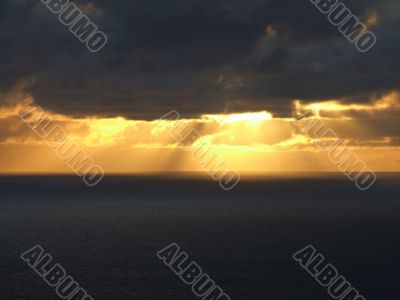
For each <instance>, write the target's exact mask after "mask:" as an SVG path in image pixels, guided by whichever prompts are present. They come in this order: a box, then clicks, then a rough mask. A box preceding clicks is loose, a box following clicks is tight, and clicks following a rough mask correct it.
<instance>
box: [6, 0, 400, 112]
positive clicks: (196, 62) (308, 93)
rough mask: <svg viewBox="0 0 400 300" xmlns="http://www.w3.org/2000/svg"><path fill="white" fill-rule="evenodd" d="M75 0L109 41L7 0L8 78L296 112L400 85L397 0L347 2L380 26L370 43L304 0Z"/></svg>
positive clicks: (88, 107) (58, 94) (67, 108)
mask: <svg viewBox="0 0 400 300" xmlns="http://www.w3.org/2000/svg"><path fill="white" fill-rule="evenodd" d="M75 2H76V3H77V5H80V6H81V7H83V6H84V7H87V9H88V10H87V13H89V14H91V15H92V16H93V17H96V18H95V20H96V24H97V25H98V26H99V28H100V29H101V30H102V31H104V32H105V33H106V34H107V35H108V37H109V44H108V46H107V47H106V48H105V49H104V51H102V52H101V53H98V54H95V55H94V54H92V53H90V52H89V51H87V49H85V47H84V46H82V44H81V43H80V42H79V41H77V40H76V38H75V37H74V36H73V35H72V34H71V32H69V31H68V30H67V29H66V28H65V27H64V26H63V25H61V24H59V22H58V20H57V17H56V16H54V15H52V14H51V13H50V12H49V11H48V10H47V9H46V7H44V6H43V5H42V4H41V2H40V1H34V2H32V1H25V0H20V1H12V0H4V1H1V4H0V24H1V30H0V63H1V66H2V68H0V90H2V91H3V92H5V91H9V89H11V88H12V87H13V86H14V85H15V83H16V82H18V81H19V80H21V79H26V78H35V82H34V84H33V85H31V86H30V87H29V88H27V89H26V91H27V92H29V93H31V94H32V95H33V96H34V97H35V99H36V102H37V103H38V104H40V105H41V106H43V107H45V108H47V109H49V110H51V111H56V112H58V113H62V114H66V115H70V116H75V117H84V116H88V115H102V116H124V117H126V118H132V119H133V118H134V119H146V120H151V119H155V118H157V117H158V116H160V115H163V114H164V113H165V112H168V111H170V110H172V109H177V108H179V110H180V111H181V113H182V115H184V116H186V117H194V116H196V115H197V116H198V115H201V114H219V113H224V112H231V113H234V112H240V111H262V110H267V111H272V112H273V113H274V114H275V115H281V116H289V115H290V112H291V103H292V99H296V98H301V99H303V101H305V102H313V101H315V99H321V100H327V99H332V98H334V99H343V100H344V101H350V102H361V103H362V102H363V101H365V100H366V99H369V98H370V97H372V96H373V95H377V96H379V95H382V94H384V93H387V92H388V91H390V90H394V89H397V88H398V85H399V78H400V74H399V71H400V66H399V62H398V59H397V56H398V52H399V50H400V42H399V40H398V38H397V36H398V34H397V31H398V26H399V22H400V19H399V18H398V14H397V13H396V11H398V9H397V8H396V7H397V6H396V5H397V4H396V2H395V0H383V1H379V2H376V1H355V0H353V1H348V2H346V4H347V6H348V7H349V8H351V10H352V11H353V13H355V14H356V15H358V16H360V17H361V18H365V20H366V22H367V23H368V24H369V25H370V26H373V30H374V32H376V34H377V36H378V40H379V42H378V44H377V45H376V47H375V48H374V49H373V50H372V51H370V52H368V53H366V54H360V53H359V52H357V51H356V50H355V49H354V47H353V45H351V44H349V43H348V41H347V40H346V38H344V37H343V36H341V34H340V33H339V32H338V31H337V29H336V28H335V27H333V26H332V25H331V24H330V23H329V22H328V21H327V20H326V17H325V16H324V15H322V14H320V12H319V11H318V10H317V9H316V8H315V7H314V6H313V5H311V4H310V3H308V2H304V1H289V0H250V1H241V0H240V1H239V0H230V1H228V0H224V1H217V2H215V1H194V0H189V1H183V0H173V1H168V2H166V1H160V0H151V1H144V2H143V1H128V0H122V1H118V2H112V1H105V0H93V1H90V3H87V2H84V1H75ZM100 12H101V13H100ZM21 19H23V20H24V22H21V21H20V20H21ZM315 62H318V64H316V63H315ZM310 66H313V67H310ZM318 66H322V67H318ZM316 70H317V71H316ZM221 76H224V78H225V80H224V81H223V82H222V83H221V82H220V83H218V79H219V78H220V77H221Z"/></svg>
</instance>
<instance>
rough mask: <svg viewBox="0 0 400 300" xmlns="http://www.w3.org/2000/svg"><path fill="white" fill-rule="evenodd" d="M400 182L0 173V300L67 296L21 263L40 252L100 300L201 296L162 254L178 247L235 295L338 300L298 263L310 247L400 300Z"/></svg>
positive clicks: (380, 299)
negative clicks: (98, 178)
mask: <svg viewBox="0 0 400 300" xmlns="http://www.w3.org/2000/svg"><path fill="white" fill-rule="evenodd" d="M399 179H400V176H399V175H384V174H380V175H379V176H378V182H377V183H376V185H375V186H374V187H373V188H372V189H371V190H370V191H368V192H361V191H359V190H358V189H357V188H356V187H355V186H354V185H353V184H352V183H351V182H349V181H348V180H347V179H346V178H344V177H343V176H342V175H337V176H327V175H325V176H317V175H316V176H312V177H310V178H300V177H297V178H296V177H290V178H285V177H264V178H245V179H243V180H242V182H241V183H240V184H239V186H238V187H237V188H236V189H235V190H234V191H231V192H225V191H223V190H222V189H220V188H219V186H218V185H217V184H216V183H214V182H212V181H210V180H208V179H207V178H194V177H189V176H184V175H182V176H147V177H138V176H136V177H134V176H133V177H117V176H114V177H107V178H106V179H105V180H104V181H103V182H102V183H101V184H100V185H99V186H98V187H96V188H94V189H93V188H87V187H86V186H85V185H84V184H83V183H82V182H81V181H80V179H79V178H76V177H0V199H1V200H0V299H12V300H15V299H16V300H36V299H38V300H39V299H40V300H43V299H59V298H58V296H57V295H56V294H55V292H54V290H53V289H52V288H50V287H49V286H47V285H46V284H45V283H44V282H43V280H42V279H41V278H40V277H39V276H38V275H37V274H35V273H34V272H33V271H32V270H31V269H30V268H28V266H27V265H26V264H25V263H24V262H23V261H22V260H21V259H20V258H19V256H20V254H21V253H22V252H24V251H25V250H27V249H29V248H31V247H32V246H34V245H36V244H40V245H42V246H43V247H44V248H45V249H46V250H47V251H48V252H50V253H51V255H52V256H53V257H54V259H55V260H56V261H57V262H59V263H60V264H61V265H62V266H63V267H64V268H65V269H66V270H67V271H68V273H69V274H70V275H72V276H73V277H74V278H75V279H76V280H77V281H78V282H79V283H80V285H81V286H82V287H83V288H85V289H86V290H87V291H88V292H89V293H90V294H91V295H92V296H93V297H94V298H95V299H124V300H125V299H140V300H150V299H151V300H153V299H154V300H156V299H157V300H159V299H163V300H176V299H185V300H186V299H198V298H197V297H195V296H194V295H193V294H192V293H191V291H190V288H189V287H188V286H185V285H184V284H183V283H182V282H181V281H180V279H179V278H177V277H176V276H175V274H173V273H172V271H171V270H170V269H168V268H167V267H166V266H165V265H163V264H162V262H161V261H160V260H158V259H157V257H156V256H155V253H156V252H157V251H159V250H160V249H162V248H164V247H165V246H166V245H168V244H170V243H172V242H176V243H177V244H179V245H180V246H181V247H182V249H183V250H185V251H186V252H187V253H188V254H189V255H190V258H191V259H193V260H195V261H196V262H197V263H198V264H199V265H200V266H201V267H202V269H203V270H204V271H205V272H207V273H208V274H209V275H211V277H212V278H213V279H214V280H215V281H216V282H217V284H219V285H220V286H221V287H222V288H223V289H224V291H226V292H227V293H228V294H229V295H230V296H231V298H232V300H233V299H238V300H239V299H246V300H248V299H251V300H255V299H271V300H298V299H310V300H324V299H331V298H330V297H329V296H328V294H327V292H326V289H324V288H322V287H321V286H319V285H318V284H317V282H316V281H315V280H314V279H313V278H311V276H310V275H309V274H308V273H307V272H306V271H304V270H303V269H301V268H300V266H299V265H298V264H297V263H295V262H294V261H293V260H292V258H291V256H292V254H293V253H294V252H296V251H297V250H299V249H301V248H303V247H304V246H306V245H308V244H313V245H314V246H315V247H316V248H317V249H318V250H320V251H321V252H322V253H323V254H324V256H325V257H326V258H327V259H328V260H329V261H330V262H331V263H332V264H333V265H334V266H335V267H336V268H337V269H338V270H339V271H340V273H341V274H343V275H344V276H345V277H346V278H347V279H348V280H349V281H350V282H351V283H352V284H353V286H354V287H355V288H357V289H358V290H359V291H360V292H361V294H363V295H364V296H365V297H366V299H368V300H399V299H400V285H399V282H400V276H399V273H400V258H399V255H400V197H399V195H400V181H399Z"/></svg>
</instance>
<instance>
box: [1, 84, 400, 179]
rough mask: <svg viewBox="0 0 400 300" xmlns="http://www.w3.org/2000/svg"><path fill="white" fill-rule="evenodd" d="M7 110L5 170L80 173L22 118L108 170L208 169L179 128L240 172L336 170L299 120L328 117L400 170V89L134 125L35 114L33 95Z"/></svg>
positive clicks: (372, 155) (373, 163) (382, 165)
mask: <svg viewBox="0 0 400 300" xmlns="http://www.w3.org/2000/svg"><path fill="white" fill-rule="evenodd" d="M4 103H6V104H5V105H3V106H2V107H0V172H1V173H71V172H72V171H71V170H70V169H69V168H68V167H67V166H66V165H65V163H64V162H63V161H62V160H60V159H59V157H58V156H57V154H56V152H55V151H54V149H52V148H50V147H49V146H48V145H47V144H46V143H45V142H44V141H43V139H42V138H41V137H40V136H38V135H37V134H36V133H35V132H34V131H33V130H32V129H31V128H30V127H29V126H28V125H27V124H26V123H24V122H23V121H22V119H21V115H27V113H28V112H31V113H30V114H29V118H30V119H31V121H32V120H40V119H42V121H43V120H44V121H49V122H50V124H51V126H59V127H60V128H63V129H64V130H65V133H66V135H67V136H68V138H69V139H71V140H73V141H75V142H76V143H77V144H78V145H79V146H80V147H81V148H82V149H84V150H85V151H86V152H87V153H88V154H90V155H91V156H92V157H93V159H94V160H95V161H96V163H97V164H98V165H100V166H101V167H102V168H104V170H105V171H106V173H146V172H168V171H171V172H172V171H188V172H190V171H192V172H198V171H204V169H203V167H202V166H201V165H199V164H197V163H196V161H195V160H193V158H192V153H191V152H190V151H188V149H187V148H188V147H187V146H190V145H184V144H182V143H181V142H180V141H178V140H177V139H176V137H175V136H174V135H173V134H171V130H172V129H173V128H183V130H184V131H190V130H196V131H197V132H198V133H199V134H200V136H199V138H198V139H196V140H195V141H192V142H193V145H195V144H199V143H205V144H207V145H210V147H212V149H213V151H215V152H216V153H218V155H219V156H220V157H221V158H222V159H223V160H225V161H226V162H227V163H228V164H229V165H230V166H231V167H232V168H234V169H236V170H237V171H239V172H264V173H269V172H324V171H329V172H336V171H339V170H338V168H337V166H336V165H335V164H334V163H332V162H331V161H330V160H329V159H328V156H327V153H326V152H324V151H321V149H319V148H318V147H317V146H316V142H318V141H317V139H318V138H312V137H310V136H308V135H306V134H304V132H301V130H299V128H298V127H296V126H295V124H294V121H295V117H296V116H298V115H300V114H302V113H304V112H312V114H311V115H307V116H306V117H305V119H307V118H309V119H312V118H314V119H315V118H316V117H318V118H319V119H320V120H323V122H324V124H325V126H326V128H329V129H332V130H333V131H334V132H335V134H336V135H337V136H338V137H339V138H340V140H341V141H342V142H343V144H344V145H346V147H348V149H350V150H351V151H352V152H353V153H355V154H356V155H357V156H358V157H359V158H360V159H361V160H362V161H364V162H365V164H366V165H367V166H368V167H369V168H370V169H372V170H373V171H376V172H395V171H400V129H399V126H398V124H399V123H398V121H399V119H400V94H399V93H397V92H392V93H389V94H387V95H385V96H384V97H382V98H381V99H376V100H375V101H371V102H369V103H368V104H357V103H343V102H340V101H337V100H330V101H319V102H315V103H307V104H305V103H303V102H301V101H300V100H294V101H293V116H288V117H287V118H276V117H274V116H273V114H272V113H270V112H266V111H262V112H247V113H236V114H221V115H202V116H199V117H197V118H191V119H179V120H153V121H142V120H127V119H124V118H122V117H115V118H102V117H87V118H72V117H70V116H66V115H61V114H56V113H52V112H49V111H45V114H44V115H43V114H40V112H39V110H37V109H36V110H35V109H34V107H35V102H34V99H33V98H32V97H30V96H29V95H26V94H22V93H14V94H12V95H9V96H8V99H6V101H5V102H4Z"/></svg>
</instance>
